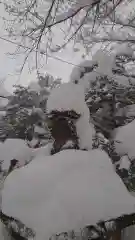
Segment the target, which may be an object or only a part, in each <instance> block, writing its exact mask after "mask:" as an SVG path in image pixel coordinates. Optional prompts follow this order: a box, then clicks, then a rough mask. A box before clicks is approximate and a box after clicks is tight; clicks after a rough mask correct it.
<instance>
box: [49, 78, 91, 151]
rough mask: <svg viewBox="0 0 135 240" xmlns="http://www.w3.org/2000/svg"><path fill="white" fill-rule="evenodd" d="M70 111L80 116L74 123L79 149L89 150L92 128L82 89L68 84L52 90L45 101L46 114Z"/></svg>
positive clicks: (76, 85)
mask: <svg viewBox="0 0 135 240" xmlns="http://www.w3.org/2000/svg"><path fill="white" fill-rule="evenodd" d="M72 110H73V111H75V112H76V113H78V114H80V115H81V116H80V118H79V119H78V120H77V121H76V123H75V125H76V131H77V135H78V137H79V145H80V148H81V149H91V148H92V136H93V134H94V128H93V126H92V124H90V123H89V120H90V119H89V118H90V113H89V109H88V107H87V105H86V103H85V94H84V89H83V87H82V86H80V85H78V84H73V83H72V82H70V83H64V84H62V85H60V86H59V87H56V88H54V89H53V90H52V92H51V94H50V96H49V98H48V101H47V112H48V113H51V112H52V111H60V112H63V111H72Z"/></svg>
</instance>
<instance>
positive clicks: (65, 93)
mask: <svg viewBox="0 0 135 240" xmlns="http://www.w3.org/2000/svg"><path fill="white" fill-rule="evenodd" d="M85 108H86V104H85V95H84V91H83V88H82V87H81V86H79V85H75V84H73V83H64V84H62V85H60V86H59V87H56V88H54V89H53V90H52V91H51V94H50V96H49V98H48V101H47V112H48V113H49V112H51V111H54V110H56V111H68V110H74V111H75V112H76V113H79V114H84V111H85Z"/></svg>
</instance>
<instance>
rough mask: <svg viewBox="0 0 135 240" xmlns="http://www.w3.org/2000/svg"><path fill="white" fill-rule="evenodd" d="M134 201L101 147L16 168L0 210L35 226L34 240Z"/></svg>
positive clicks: (110, 214)
mask: <svg viewBox="0 0 135 240" xmlns="http://www.w3.org/2000/svg"><path fill="white" fill-rule="evenodd" d="M114 196H115V197H114ZM134 205H135V198H134V197H133V196H131V195H130V194H129V193H128V191H127V189H126V187H125V185H124V184H123V182H122V180H121V179H120V178H119V176H118V175H117V174H116V173H115V170H114V168H113V166H112V163H111V160H110V159H109V157H108V156H107V155H106V153H105V152H103V151H101V150H92V151H81V150H64V151H61V152H60V153H57V154H55V155H53V156H48V157H44V156H43V155H42V156H38V157H37V158H35V159H34V160H33V161H31V162H30V163H29V164H28V165H26V166H24V167H22V168H19V169H15V170H14V171H13V172H12V173H11V174H10V175H9V176H8V177H7V178H6V180H5V183H4V188H3V190H2V211H3V212H4V213H5V214H7V215H8V216H12V217H14V218H17V219H19V220H20V221H22V222H23V223H24V224H25V225H26V226H27V227H30V228H32V229H33V230H35V232H36V239H38V240H44V239H49V237H50V236H51V235H52V234H55V233H61V232H64V231H68V230H72V229H78V228H82V227H84V226H86V225H90V224H95V223H97V222H98V221H99V220H108V219H110V218H116V217H118V216H120V215H121V214H126V213H127V214H130V213H132V212H134V210H135V209H134Z"/></svg>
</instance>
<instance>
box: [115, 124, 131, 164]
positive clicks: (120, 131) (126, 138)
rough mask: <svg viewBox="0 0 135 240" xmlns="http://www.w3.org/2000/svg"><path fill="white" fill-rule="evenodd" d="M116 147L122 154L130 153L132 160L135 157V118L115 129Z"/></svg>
mask: <svg viewBox="0 0 135 240" xmlns="http://www.w3.org/2000/svg"><path fill="white" fill-rule="evenodd" d="M114 134H115V136H114V141H115V149H116V152H117V153H118V154H119V155H120V156H123V155H126V154H127V155H128V156H129V158H130V159H131V160H132V159H134V158H135V120H133V121H132V122H131V123H128V124H127V125H125V126H122V127H119V128H117V129H115V133H114Z"/></svg>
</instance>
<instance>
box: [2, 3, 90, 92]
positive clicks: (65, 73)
mask: <svg viewBox="0 0 135 240" xmlns="http://www.w3.org/2000/svg"><path fill="white" fill-rule="evenodd" d="M0 6H1V5H0ZM3 15H5V13H4V10H3V9H2V8H0V16H3ZM57 28H58V29H59V26H58V27H57ZM3 31H4V25H3V20H2V19H1V18H0V36H3V35H5V34H6V33H4V32H3ZM56 35H57V37H56V41H57V42H59V40H60V39H61V36H60V34H59V33H58V30H57V34H56ZM14 50H15V46H14V45H13V44H11V43H8V42H6V41H3V40H0V66H1V67H0V79H3V78H6V81H5V87H6V89H7V90H8V91H12V90H13V87H12V86H13V85H14V84H23V85H28V83H29V81H35V80H36V74H35V71H34V72H33V73H32V74H31V75H30V74H29V71H28V66H27V65H26V66H25V68H24V71H23V73H22V75H21V77H20V79H19V77H18V76H17V75H16V69H18V67H20V65H21V61H22V59H21V58H20V59H19V58H17V59H14V58H13V57H11V56H9V55H8V54H7V53H8V52H13V51H14ZM83 52H84V51H83V47H80V51H79V52H73V48H72V44H70V45H68V47H67V48H65V49H63V50H62V51H61V52H58V53H55V54H54V56H56V57H59V58H61V59H63V60H64V61H67V62H71V63H73V64H78V63H80V61H82V58H81V56H82V53H83ZM88 58H90V59H91V53H90V56H88ZM72 68H73V66H72V65H70V64H67V63H63V62H61V61H58V60H56V59H53V58H48V61H47V64H44V68H43V69H42V72H48V73H50V74H52V75H53V76H54V77H61V78H62V80H63V81H64V82H67V81H68V80H69V76H70V73H71V71H72ZM1 89H2V88H1ZM0 92H1V91H0Z"/></svg>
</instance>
